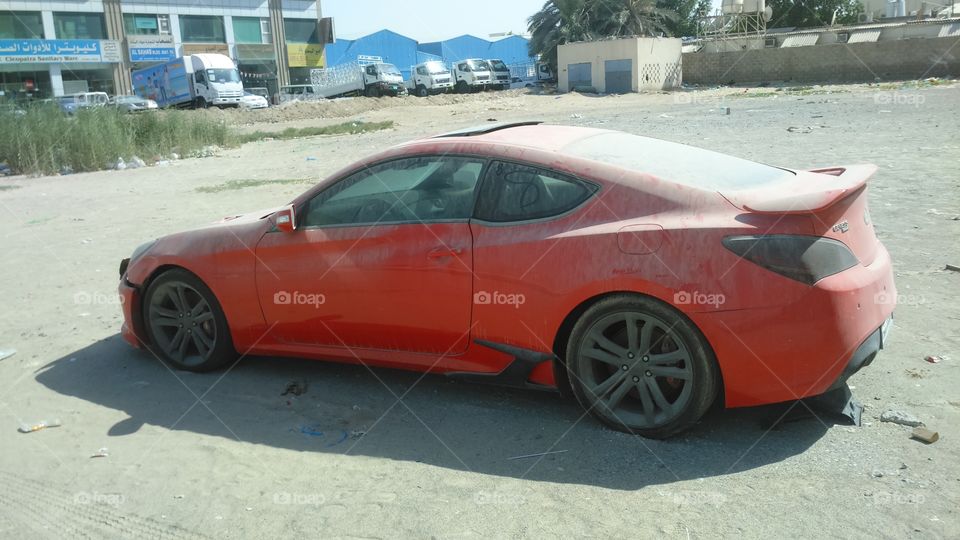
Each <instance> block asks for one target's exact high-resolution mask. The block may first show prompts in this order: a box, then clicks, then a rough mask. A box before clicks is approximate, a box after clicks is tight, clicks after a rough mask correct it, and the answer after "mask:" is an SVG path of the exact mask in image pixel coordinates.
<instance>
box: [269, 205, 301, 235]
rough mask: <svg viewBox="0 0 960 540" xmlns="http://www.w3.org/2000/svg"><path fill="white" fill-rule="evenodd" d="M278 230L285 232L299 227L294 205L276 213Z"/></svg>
mask: <svg viewBox="0 0 960 540" xmlns="http://www.w3.org/2000/svg"><path fill="white" fill-rule="evenodd" d="M274 215H275V216H276V217H275V220H276V224H277V230H278V231H280V232H284V233H291V232H293V231H295V230H296V229H297V220H296V217H297V216H296V215H295V213H294V210H293V205H292V204H291V205H290V206H286V207H284V208H283V209H282V210H280V211H279V212H277V213H276V214H274Z"/></svg>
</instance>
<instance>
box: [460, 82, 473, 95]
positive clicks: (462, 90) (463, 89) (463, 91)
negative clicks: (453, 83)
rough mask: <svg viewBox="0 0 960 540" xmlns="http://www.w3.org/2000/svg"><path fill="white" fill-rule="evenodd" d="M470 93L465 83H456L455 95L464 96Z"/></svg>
mask: <svg viewBox="0 0 960 540" xmlns="http://www.w3.org/2000/svg"><path fill="white" fill-rule="evenodd" d="M469 91H470V88H468V87H467V82H466V81H457V93H458V94H466V93H467V92H469Z"/></svg>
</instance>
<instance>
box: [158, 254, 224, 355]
mask: <svg viewBox="0 0 960 540" xmlns="http://www.w3.org/2000/svg"><path fill="white" fill-rule="evenodd" d="M143 309H144V320H145V321H146V323H147V324H146V326H147V329H148V332H149V338H150V344H151V350H153V352H154V353H156V354H157V355H158V356H160V357H161V358H162V359H164V360H166V361H168V362H170V363H171V364H173V365H174V366H176V367H177V368H179V369H184V370H188V371H198V372H203V371H212V370H214V369H217V368H220V367H222V366H224V365H226V364H228V363H230V362H231V361H233V360H235V359H236V356H237V353H236V351H234V349H233V343H232V341H231V339H230V329H229V328H228V327H227V319H226V317H225V316H224V314H223V310H222V309H221V307H220V303H219V302H218V301H217V299H216V297H215V296H214V295H213V292H212V291H211V290H210V288H209V287H207V286H206V285H205V284H204V283H203V282H202V281H200V279H199V278H197V277H196V276H194V275H193V274H191V273H189V272H187V271H185V270H180V269H175V270H169V271H167V272H164V273H163V274H161V275H160V276H159V277H157V278H156V279H155V280H153V282H152V283H151V284H150V286H149V287H148V288H147V292H146V295H145V296H144V307H143Z"/></svg>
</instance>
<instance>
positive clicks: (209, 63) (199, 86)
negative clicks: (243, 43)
mask: <svg viewBox="0 0 960 540" xmlns="http://www.w3.org/2000/svg"><path fill="white" fill-rule="evenodd" d="M188 58H189V59H190V66H191V67H192V70H191V71H192V75H191V76H192V77H193V88H194V94H195V96H194V100H195V101H196V105H197V106H198V107H206V106H208V105H214V106H217V107H223V106H227V105H232V106H235V107H239V106H240V100H241V99H243V83H241V82H240V72H239V71H237V67H236V66H235V65H234V64H233V60H231V59H230V58H228V57H226V56H224V55H222V54H194V55H191V56H189V57H188Z"/></svg>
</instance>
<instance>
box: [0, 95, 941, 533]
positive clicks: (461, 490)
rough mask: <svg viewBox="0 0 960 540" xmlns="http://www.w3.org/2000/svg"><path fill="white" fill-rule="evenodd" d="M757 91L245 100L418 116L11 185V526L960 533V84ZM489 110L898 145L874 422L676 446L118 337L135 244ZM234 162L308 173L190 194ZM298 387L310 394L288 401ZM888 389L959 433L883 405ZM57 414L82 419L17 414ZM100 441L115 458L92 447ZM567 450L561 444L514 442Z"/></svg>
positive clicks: (732, 429) (350, 375)
mask: <svg viewBox="0 0 960 540" xmlns="http://www.w3.org/2000/svg"><path fill="white" fill-rule="evenodd" d="M744 92H745V91H744V90H742V89H735V90H730V89H723V90H719V89H715V90H703V91H691V92H682V93H676V94H654V95H631V96H620V97H615V96H606V97H603V96H601V97H593V96H579V95H566V96H562V97H555V96H544V95H523V94H522V93H518V92H513V93H509V94H504V95H502V96H495V95H482V96H471V97H467V98H458V99H456V100H450V102H445V101H444V99H442V98H440V99H433V100H432V101H427V102H422V101H418V100H416V99H414V98H409V99H404V100H397V101H386V102H384V103H385V105H383V106H380V105H377V104H376V103H372V104H371V103H370V102H376V101H377V100H359V101H357V102H354V103H349V104H347V105H335V107H337V108H336V109H333V111H334V112H332V113H324V112H322V111H319V108H320V107H322V106H321V105H318V106H315V107H316V108H317V110H313V111H307V112H304V111H299V112H297V111H296V110H292V111H281V110H277V111H274V110H269V111H264V112H263V113H262V118H258V117H257V116H256V115H257V114H258V113H256V112H249V113H232V112H227V113H223V114H224V115H226V116H227V117H228V118H229V120H230V121H231V122H234V123H237V124H245V125H248V126H251V125H254V124H256V126H255V127H258V128H261V129H280V128H283V127H287V126H291V125H294V126H302V125H316V124H323V123H329V122H333V121H342V119H343V118H347V119H360V120H371V121H376V120H385V119H392V120H395V121H396V123H397V127H396V129H393V130H389V131H383V132H377V133H370V134H365V135H360V136H342V137H319V138H312V139H301V140H293V141H267V142H260V143H253V144H248V145H246V146H244V147H242V148H239V149H232V150H227V151H224V152H222V154H221V155H219V156H217V157H211V158H205V159H190V160H181V161H177V162H174V163H173V164H172V165H170V166H168V167H151V168H145V169H139V170H127V171H119V172H118V171H111V172H99V173H91V174H77V175H72V176H65V177H47V178H30V179H24V178H8V179H0V185H3V186H15V187H14V188H5V189H2V190H0V225H2V238H3V248H4V249H3V253H4V263H3V265H2V267H0V298H2V299H3V306H4V307H3V311H2V314H0V349H6V348H15V349H17V353H16V354H15V355H14V356H12V357H9V358H6V359H4V360H0V482H2V483H3V484H4V486H5V489H3V490H0V537H7V538H34V537H36V538H47V537H49V538H61V537H93V538H101V537H162V538H168V537H169V538H179V537H184V538H190V537H228V538H245V537H258V538H259V537H294V536H309V537H343V538H388V537H389V538H395V537H418V538H420V537H422V538H426V537H435V538H467V537H470V538H486V537H496V538H515V537H525V536H536V537H554V538H559V537H571V536H573V537H587V536H593V537H666V538H716V537H727V536H738V537H747V538H769V537H774V538H776V537H795V536H802V537H814V536H815V537H854V538H875V537H911V538H958V537H960V516H958V508H960V504H958V503H960V459H958V458H960V432H958V431H957V427H958V426H960V390H958V389H960V332H958V331H957V329H958V327H960V285H958V284H960V273H957V272H951V271H946V270H944V265H945V264H946V263H951V264H954V265H960V243H958V240H957V239H958V237H960V221H958V216H960V196H958V193H960V123H958V121H957V110H958V109H960V87H958V86H956V85H943V86H936V87H928V88H919V89H917V88H911V87H909V86H907V87H896V86H885V87H868V86H857V87H833V88H814V89H801V90H794V91H785V90H779V91H778V90H774V89H769V88H761V89H753V90H749V91H746V92H748V94H749V95H751V96H753V97H745V96H744V94H743V93H744ZM381 101H382V100H381ZM388 105H389V106H388ZM343 107H346V108H347V109H348V111H347V112H346V113H344V112H341V111H340V110H339V108H343ZM725 107H729V109H730V114H725V110H724V108H725ZM212 114H219V113H212ZM241 114H242V116H241ZM491 118H495V119H497V120H501V121H503V120H513V119H530V118H536V119H543V120H548V121H553V122H563V123H571V124H577V125H590V126H604V127H609V128H617V129H623V130H627V131H631V132H635V133H640V134H647V135H654V136H658V137H662V138H666V139H671V140H677V141H684V142H688V143H691V144H696V145H700V146H704V147H707V148H711V149H715V150H720V151H725V152H730V153H734V154H738V155H741V156H744V157H748V158H753V159H758V160H763V161H767V162H772V163H777V164H783V165H787V166H794V167H813V166H826V165H835V164H848V163H861V162H872V163H875V164H877V165H879V166H880V172H879V174H878V175H877V177H876V178H875V180H874V181H873V183H872V184H871V193H870V197H871V212H872V216H873V221H874V222H875V224H876V226H877V229H878V234H879V235H880V237H881V238H882V240H883V242H884V243H885V244H886V246H887V248H888V249H889V250H890V251H891V253H892V255H893V258H894V261H895V265H896V273H897V285H898V288H899V290H900V293H901V297H900V306H899V307H898V309H897V312H896V323H895V326H894V329H893V334H892V343H891V344H890V346H889V348H888V349H886V350H885V351H883V353H882V354H881V355H880V357H879V358H878V359H877V361H876V362H875V363H874V364H873V366H871V367H870V368H869V369H867V370H865V371H863V372H861V373H860V374H858V375H856V376H855V377H854V378H853V379H852V380H851V385H852V386H853V387H854V394H855V395H856V396H857V397H858V399H859V400H861V401H862V402H863V403H864V404H865V405H866V411H865V413H864V424H863V426H862V427H859V428H857V427H851V426H846V425H843V424H842V423H835V422H834V421H833V420H831V419H828V418H822V419H818V418H807V419H802V420H798V421H795V422H789V423H786V424H783V425H781V426H780V427H779V428H777V429H774V430H767V429H765V427H764V426H765V420H766V419H769V418H770V416H771V414H774V413H775V412H776V409H775V408H769V407H767V408H758V409H750V410H734V411H714V412H711V413H710V414H708V416H707V417H706V418H704V420H703V421H702V422H701V424H700V425H699V426H697V427H696V428H695V429H693V430H692V431H691V432H689V433H687V434H686V435H684V436H681V437H679V438H676V439H673V440H670V441H665V442H657V441H649V440H644V439H640V438H636V437H632V436H628V435H624V434H620V433H617V432H613V431H610V430H607V429H605V428H603V427H601V426H599V425H598V424H597V423H596V422H594V421H593V420H591V419H590V418H589V417H588V418H583V416H582V413H581V411H580V409H579V408H578V407H577V406H576V404H574V403H571V402H566V401H563V400H561V399H560V398H559V397H556V396H553V395H541V394H538V393H528V392H519V391H510V390H504V389H496V388H486V387H475V386H467V385H462V384H454V383H451V382H448V381H447V380H445V379H443V378H440V377H432V376H430V377H425V378H422V379H421V378H420V376H419V375H417V374H411V373H404V372H397V371H391V370H375V371H368V370H366V369H364V368H363V367H356V366H343V365H337V364H328V363H323V362H309V361H296V360H281V359H272V358H248V359H245V360H244V361H243V362H241V363H240V364H238V365H237V366H236V367H235V368H234V369H233V370H231V371H229V372H227V373H223V372H221V373H212V374H206V375H195V374H188V373H183V372H175V371H171V370H170V369H168V368H167V367H166V366H165V365H163V364H162V363H160V362H158V361H157V360H156V359H154V358H152V357H151V356H149V355H148V354H146V353H141V352H136V351H134V350H132V349H130V348H129V347H128V346H126V345H125V344H124V343H123V342H122V340H121V339H120V338H119V336H118V335H117V332H118V330H119V326H120V315H119V306H118V305H117V300H116V296H115V290H116V282H117V274H116V271H117V264H118V262H119V261H120V259H121V258H122V257H126V256H129V254H130V252H131V251H132V250H133V248H134V247H135V246H137V245H138V244H140V243H141V242H142V241H145V240H149V239H151V238H155V237H157V236H160V235H164V234H167V233H170V232H174V231H177V230H182V229H185V228H190V227H193V226H197V225H201V224H205V223H208V222H211V221H213V220H216V219H219V218H220V217H222V216H224V215H227V214H231V213H235V212H238V211H244V210H253V209H258V208H264V207H270V206H274V205H279V204H283V203H285V202H287V201H288V200H290V199H291V198H292V197H293V196H294V195H295V194H297V193H299V192H300V191H302V190H303V189H305V188H306V187H307V183H309V182H312V181H314V180H316V179H318V178H321V177H323V176H324V175H326V174H328V173H330V172H332V171H333V170H335V169H338V168H339V167H341V166H343V165H345V164H347V163H349V162H351V161H353V160H354V159H356V158H359V157H361V156H363V155H366V154H368V153H371V152H373V151H376V150H379V149H382V148H384V147H386V146H388V145H391V144H394V143H398V142H400V141H403V140H407V139H410V138H413V137H417V136H422V135H427V134H432V133H436V132H439V131H444V130H448V129H453V128H458V127H463V126H468V125H472V124H476V123H483V122H486V121H487V120H488V119H491ZM791 127H792V128H797V129H794V130H788V128H791ZM236 179H262V180H280V179H304V181H305V182H307V183H303V184H296V183H283V184H274V185H266V186H260V187H250V188H244V189H233V190H226V191H221V192H216V193H204V192H198V191H197V188H198V187H201V186H215V185H218V184H222V183H223V182H225V181H227V180H236ZM810 339H816V336H810ZM927 355H944V356H946V357H947V358H946V359H945V360H943V361H942V362H940V363H939V364H931V363H927V362H925V361H924V357H925V356H927ZM758 369H759V368H758ZM290 381H301V382H304V383H306V384H307V391H306V393H305V394H303V395H301V396H290V395H288V396H281V393H282V392H283V391H284V389H285V387H286V386H287V384H288V383H289V382H290ZM408 391H409V393H407V394H406V395H405V397H403V400H402V401H398V399H397V397H398V396H403V395H404V393H405V392H408ZM891 408H896V409H902V410H906V411H908V412H910V413H912V414H914V415H916V416H917V417H919V418H920V419H921V420H923V421H924V422H925V423H926V424H927V425H928V426H929V427H930V428H932V429H934V430H937V431H939V432H940V434H941V439H940V441H939V442H937V443H935V444H932V445H924V444H921V443H919V442H917V441H913V440H910V439H909V431H910V430H909V428H907V427H903V426H899V425H894V424H890V423H882V422H880V421H879V419H878V417H879V415H880V413H881V412H883V411H884V410H887V409H891ZM53 419H58V420H60V421H61V422H62V424H63V425H62V426H61V427H58V428H51V429H46V430H43V431H39V432H35V433H30V434H21V433H18V432H17V427H18V426H19V425H20V424H21V423H33V422H37V421H40V420H53ZM307 427H309V429H303V428H307ZM304 431H307V432H309V433H312V434H307V433H304ZM362 432H366V433H365V434H363V435H361V433H362ZM101 448H107V449H108V450H107V451H108V453H109V455H108V456H107V457H100V458H91V455H93V454H94V453H96V452H98V451H99V450H100V449H101ZM548 450H554V451H556V450H564V451H565V452H563V453H559V454H553V455H550V456H547V457H545V458H542V459H536V458H534V459H519V460H509V459H508V458H510V457H513V456H519V455H523V454H531V453H537V452H545V451H548Z"/></svg>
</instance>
